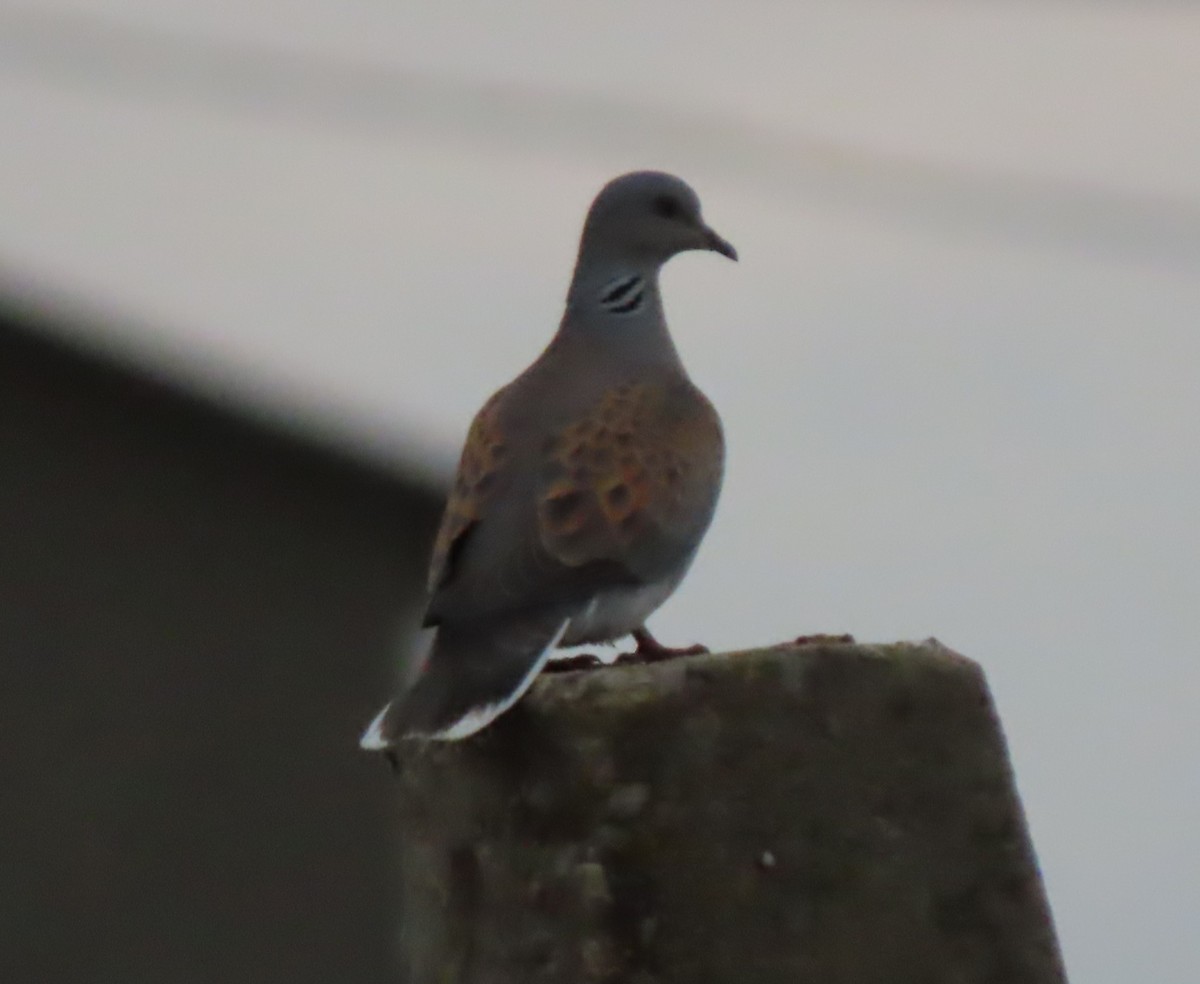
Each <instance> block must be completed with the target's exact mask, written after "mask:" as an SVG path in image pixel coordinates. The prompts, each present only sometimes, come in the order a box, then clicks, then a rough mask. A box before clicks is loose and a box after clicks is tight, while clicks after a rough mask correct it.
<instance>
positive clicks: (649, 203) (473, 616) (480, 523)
mask: <svg viewBox="0 0 1200 984" xmlns="http://www.w3.org/2000/svg"><path fill="white" fill-rule="evenodd" d="M693 249H704V250H713V251H715V252H717V253H721V254H722V255H724V256H727V257H729V258H730V259H733V260H736V259H737V252H736V251H735V250H734V248H733V247H732V246H731V245H730V244H729V243H727V242H726V241H725V240H724V239H722V238H721V237H720V236H718V235H717V234H716V233H715V232H714V231H713V230H712V229H710V228H709V227H708V226H707V225H705V223H704V221H703V220H702V218H701V215H700V201H699V199H698V198H697V197H696V193H695V192H694V191H692V189H691V188H690V187H689V186H688V185H687V184H685V183H684V182H683V181H681V180H680V179H679V178H676V177H673V176H672V175H669V174H663V173H660V172H656V171H638V172H635V173H632V174H626V175H624V176H623V177H619V178H616V179H615V180H613V181H611V182H610V183H609V184H608V185H606V186H605V187H604V189H603V190H602V191H601V192H600V194H599V195H597V196H596V200H595V201H594V202H593V203H592V207H591V209H590V210H589V211H588V215H587V220H586V222H585V223H584V227H583V236H582V238H581V240H580V245H579V257H578V260H577V261H576V264H575V273H574V276H573V278H572V280H571V288H570V292H569V293H568V295H567V306H566V313H565V314H564V315H563V319H562V322H561V324H560V326H559V329H558V333H557V334H556V335H555V336H554V338H553V340H552V341H551V342H550V344H549V346H548V347H547V348H546V350H545V351H544V352H543V353H542V354H541V356H540V357H539V358H538V360H537V361H536V362H534V363H533V365H531V366H530V367H529V368H528V369H526V370H525V371H524V372H523V373H522V374H521V375H520V376H518V377H517V378H516V379H515V380H513V382H511V383H509V384H508V385H507V386H505V387H504V388H503V389H501V390H500V391H499V392H497V393H496V394H495V395H494V396H493V397H492V398H491V399H490V400H488V401H487V403H486V404H484V406H483V409H482V410H480V411H479V413H478V415H477V416H476V417H475V420H474V422H473V423H472V424H471V428H470V432H469V433H468V435H467V440H466V445H465V447H464V448H463V452H462V458H461V461H460V462H459V466H458V474H457V477H456V479H455V482H454V488H453V490H452V491H451V494H450V498H449V501H448V503H447V505H446V511H445V514H444V516H443V518H442V524H441V528H440V530H439V532H438V535H437V541H436V543H435V545H434V549H433V558H432V561H431V563H430V571H429V590H430V593H431V599H430V602H429V608H428V610H427V613H426V616H425V625H426V626H430V627H434V628H435V633H434V635H433V640H432V643H431V645H430V648H429V651H428V654H427V655H426V656H425V658H424V661H423V663H422V666H421V668H420V670H419V672H418V674H417V676H416V678H415V680H414V681H413V682H412V683H411V685H410V686H409V687H408V689H407V691H406V692H404V693H403V694H401V695H400V696H399V697H398V698H397V699H396V700H394V701H393V702H392V703H391V704H389V705H388V706H387V707H385V708H384V709H383V710H382V711H381V712H380V713H379V715H378V716H377V717H376V718H375V720H374V721H373V722H372V723H371V725H370V726H369V727H368V728H367V731H366V733H365V734H364V735H363V737H362V740H361V745H362V747H363V748H365V749H370V750H384V749H388V748H390V747H391V746H392V745H393V744H394V742H395V741H397V740H398V739H403V738H437V739H457V738H465V737H466V736H468V735H471V734H474V733H475V732H476V731H478V730H479V729H481V728H483V727H485V726H486V725H487V724H489V723H490V722H491V721H492V720H494V719H495V718H496V717H497V716H498V715H500V714H502V713H503V712H504V711H506V710H507V709H508V708H509V707H511V706H512V705H513V704H514V703H515V702H516V701H517V700H518V699H519V698H520V696H521V695H522V694H523V693H524V692H525V690H526V689H527V688H528V687H529V685H530V684H531V683H532V682H533V679H534V677H536V676H537V674H538V672H539V671H540V670H541V669H542V667H543V666H544V665H545V663H546V660H547V658H548V657H549V655H550V653H551V651H552V650H553V649H554V648H555V647H556V646H559V645H563V646H571V645H580V644H583V643H595V642H607V641H610V640H612V639H616V638H618V637H620V636H623V635H628V634H629V633H633V634H634V637H635V639H636V640H637V642H638V649H639V652H641V653H643V654H646V655H649V656H655V655H658V656H661V655H664V654H667V653H670V652H672V650H667V649H665V648H664V647H662V646H660V645H659V644H658V643H657V642H656V641H655V640H654V637H653V636H651V635H650V634H649V632H648V631H646V629H645V621H646V618H647V617H648V616H649V615H650V613H651V612H653V611H654V610H655V609H656V608H658V607H659V605H661V604H662V603H663V602H664V601H665V600H666V599H667V597H668V596H669V595H670V594H671V592H673V591H674V590H675V588H676V587H677V586H678V585H679V582H680V581H681V580H682V579H683V576H684V574H685V573H686V571H687V569H688V566H689V565H690V564H691V562H692V558H693V557H694V556H695V554H696V548H697V547H698V546H699V544H700V540H701V538H702V537H703V536H704V533H705V531H706V530H707V529H708V525H709V522H710V521H711V519H712V515H713V510H714V508H715V507H716V503H717V494H718V492H719V491H720V488H721V477H722V471H723V467H724V440H723V438H722V435H721V422H720V419H719V418H718V416H717V413H716V411H715V410H714V409H713V407H712V404H710V403H709V402H708V400H707V399H706V398H705V396H704V394H703V393H701V392H700V390H699V389H697V388H696V387H695V386H694V385H693V384H692V381H691V380H690V379H689V378H688V375H687V372H686V371H685V370H684V368H683V364H682V363H681V362H680V360H679V354H678V353H677V352H676V351H675V346H674V344H673V343H672V341H671V336H670V334H669V333H668V331H667V324H666V321H665V320H664V318H663V307H662V298H661V296H660V294H659V286H658V276H659V271H660V269H661V268H662V266H663V264H664V263H666V261H667V260H669V259H670V258H671V257H672V256H674V255H675V254H676V253H681V252H684V251H685V250H693Z"/></svg>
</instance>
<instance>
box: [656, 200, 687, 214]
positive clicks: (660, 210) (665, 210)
mask: <svg viewBox="0 0 1200 984" xmlns="http://www.w3.org/2000/svg"><path fill="white" fill-rule="evenodd" d="M654 214H655V215H660V216H662V217H663V218H664V219H677V218H679V217H680V216H681V215H683V206H682V205H680V204H679V200H678V199H676V198H672V197H671V196H670V195H659V196H658V197H657V198H656V199H654Z"/></svg>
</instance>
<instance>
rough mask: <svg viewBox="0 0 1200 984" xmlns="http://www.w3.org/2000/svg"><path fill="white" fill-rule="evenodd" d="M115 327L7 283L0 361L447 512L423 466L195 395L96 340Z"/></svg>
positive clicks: (1, 299)
mask: <svg viewBox="0 0 1200 984" xmlns="http://www.w3.org/2000/svg"><path fill="white" fill-rule="evenodd" d="M115 321H116V319H115V318H111V317H107V316H105V315H97V314H93V313H84V312H82V311H81V310H80V308H79V307H78V306H76V305H73V304H72V303H71V302H70V301H69V300H66V301H62V302H60V301H58V300H56V299H52V298H51V299H48V298H46V297H45V296H38V295H37V294H30V293H29V292H24V291H21V290H19V289H12V288H9V287H6V286H5V285H3V283H2V281H0V359H3V360H10V359H11V360H15V361H24V362H26V363H29V362H30V361H32V360H39V359H40V360H41V361H43V362H47V363H53V364H55V366H56V367H57V368H58V369H59V371H61V372H63V373H65V374H68V375H77V376H78V378H79V381H80V383H81V385H89V386H92V387H94V388H96V390H97V393H98V395H103V396H104V397H106V398H108V399H111V400H119V401H125V402H127V403H128V404H129V405H130V406H131V407H134V406H140V407H144V408H146V409H148V410H153V411H154V412H156V413H158V414H165V415H168V416H170V417H171V418H172V420H173V421H174V422H175V423H176V424H178V425H180V426H183V427H187V428H190V429H193V430H204V431H207V432H209V433H210V434H211V435H212V436H213V437H215V438H216V439H218V440H229V441H234V442H237V443H238V444H239V445H242V446H245V445H261V446H262V447H263V449H264V450H265V449H266V448H268V447H269V448H270V450H271V452H272V454H273V455H275V456H276V457H277V458H278V459H280V460H281V461H284V462H289V461H290V462H291V463H293V464H300V463H301V462H303V464H304V465H305V467H306V468H313V467H316V468H319V469H321V470H323V471H326V472H329V473H337V474H338V475H339V476H340V477H341V478H343V479H346V480H349V481H353V482H355V483H357V484H362V485H364V486H367V487H370V486H375V487H377V490H378V491H379V492H381V493H390V494H393V495H394V494H397V493H402V494H405V495H407V496H410V497H412V498H413V499H414V500H416V501H415V503H414V504H418V505H421V506H427V507H428V509H429V510H430V512H431V513H436V512H437V510H439V509H440V507H441V504H442V501H443V498H444V489H443V488H441V487H440V486H439V484H438V483H437V482H436V481H435V480H434V479H432V478H431V477H430V476H429V475H428V474H422V473H421V472H422V469H421V468H420V467H419V466H417V465H416V463H414V466H413V468H412V469H411V470H406V469H405V468H403V467H401V466H390V465H389V464H386V463H384V462H382V461H381V460H379V459H377V458H372V457H370V456H369V455H367V454H365V453H356V452H355V451H354V450H352V449H349V448H347V447H344V446H341V445H339V444H337V443H335V442H334V441H333V440H331V439H326V438H323V437H322V436H321V435H320V434H317V433H313V432H312V431H310V430H308V429H306V428H305V427H303V426H302V425H301V424H299V423H293V422H290V421H288V420H286V419H283V418H282V416H274V415H272V414H270V413H269V412H260V411H255V410H254V409H251V408H246V407H244V406H239V405H238V402H237V400H236V399H229V400H223V399H220V398H218V397H215V396H213V395H210V394H206V393H205V392H203V390H202V388H201V387H189V386H188V384H187V383H186V381H182V380H180V379H178V378H175V377H172V376H171V375H169V374H167V373H164V372H162V371H160V370H158V369H156V368H155V367H154V366H153V365H152V364H150V363H149V362H148V361H143V360H139V359H138V358H137V356H136V355H134V354H131V353H126V352H121V351H117V350H116V349H114V348H110V347H108V346H105V345H104V344H103V343H102V342H100V341H92V340H91V339H92V337H93V336H94V337H95V338H97V339H98V338H101V337H103V335H104V334H106V333H105V332H103V331H101V330H99V329H102V328H103V327H104V325H105V323H108V324H112V323H114V322H115ZM22 357H24V358H23V359H22Z"/></svg>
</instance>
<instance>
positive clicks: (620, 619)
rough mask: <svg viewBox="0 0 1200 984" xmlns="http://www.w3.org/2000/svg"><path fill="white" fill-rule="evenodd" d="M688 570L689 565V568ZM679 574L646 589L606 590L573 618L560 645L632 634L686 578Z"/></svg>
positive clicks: (582, 643)
mask: <svg viewBox="0 0 1200 984" xmlns="http://www.w3.org/2000/svg"><path fill="white" fill-rule="evenodd" d="M685 570H686V568H685ZM683 575H684V571H680V572H679V574H678V576H675V577H670V578H667V579H666V580H665V581H659V582H658V583H657V584H650V585H647V586H645V587H642V588H621V589H617V590H613V591H606V592H605V593H603V594H600V595H597V596H596V597H595V598H593V599H592V601H591V603H590V604H589V605H588V606H587V607H586V608H585V609H584V610H583V611H582V612H580V613H579V614H578V615H576V616H575V617H574V618H573V619H571V624H570V625H569V626H568V627H567V631H566V633H565V634H564V636H563V638H562V642H561V643H559V645H562V646H581V645H584V644H586V643H590V642H610V641H611V640H613V639H619V638H620V637H621V636H624V635H629V633H630V632H632V631H633V630H634V629H640V628H641V627H642V626H643V625H645V624H646V619H648V618H649V617H650V615H651V614H652V613H653V612H654V611H655V609H657V608H658V607H659V605H661V604H662V603H663V602H664V601H666V600H667V599H668V598H669V597H670V596H671V592H673V591H674V590H675V589H676V588H677V587H678V586H679V582H680V581H682V580H683Z"/></svg>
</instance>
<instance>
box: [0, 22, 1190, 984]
mask: <svg viewBox="0 0 1200 984" xmlns="http://www.w3.org/2000/svg"><path fill="white" fill-rule="evenodd" d="M1197 51H1200V8H1197V7H1196V6H1194V5H1191V4H1184V3H1178V2H1171V0H1138V2H1136V3H1134V2H1122V0H1107V2H1101V3H1089V4H1085V3H1082V2H1073V0H1042V2H1040V3H1030V2H1024V0H998V2H993V3H987V4H984V3H978V2H969V0H893V2H883V0H871V2H865V0H842V2H839V3H836V4H835V3H828V2H826V3H816V2H801V0H793V2H790V3H786V4H784V3H774V2H769V0H748V2H742V3H738V4H732V3H717V2H701V3H697V2H692V3H682V2H656V3H643V2H636V3H635V2H630V0H618V2H609V3H604V4H594V5H591V6H588V7H584V6H579V5H564V4H555V3H550V2H547V0H521V2H512V3H508V4H504V5H499V6H497V5H489V4H483V3H461V4H453V5H451V4H442V5H422V6H416V5H402V4H396V3H382V2H378V0H355V2H349V3H347V2H343V3H336V4H335V3H331V2H329V0H288V2H286V3H285V2H282V0H243V2H242V3H240V4H237V5H234V4H225V5H218V4H208V5H197V4H195V3H194V2H191V3H183V2H178V0H90V2H85V0H74V2H69V0H38V2H37V3H36V4H34V3H32V2H29V3H13V2H4V3H3V4H2V5H0V293H2V294H3V296H4V301H3V319H2V320H3V326H2V327H0V384H2V386H0V469H3V473H2V480H3V486H4V489H3V490H2V491H0V536H2V537H3V538H4V540H6V541H7V543H0V590H2V592H3V593H2V594H0V658H2V659H3V664H4V665H3V674H4V676H5V678H6V680H7V685H6V687H5V696H0V709H2V710H3V714H2V715H0V716H2V717H3V720H2V721H0V744H2V747H3V748H4V749H5V751H4V752H0V757H2V758H0V768H2V770H3V771H2V772H0V778H2V781H3V787H2V788H0V796H2V797H3V799H2V801H0V811H2V816H3V819H4V826H5V828H6V832H5V840H6V841H8V844H7V846H6V851H9V850H10V851H11V856H10V858H7V859H5V861H4V864H5V866H6V867H8V866H10V865H11V874H10V875H9V876H6V878H5V886H4V887H2V888H0V921H2V925H0V933H2V934H3V936H4V942H3V944H2V946H0V949H2V950H3V951H4V952H3V953H0V972H3V977H4V979H5V980H9V981H18V980H21V981H24V980H30V981H32V980H58V979H67V978H70V979H74V980H105V981H107V980H112V981H118V980H120V981H128V980H138V979H147V980H148V979H160V980H171V981H216V980H248V979H256V980H268V979H274V975H276V974H278V975H280V976H282V975H284V974H286V975H287V977H288V979H290V980H292V981H302V980H313V981H318V980H329V979H332V978H334V977H335V976H336V977H337V979H342V980H364V981H365V980H380V979H387V976H386V975H387V974H388V970H387V968H388V965H389V954H388V952H387V951H388V946H389V942H390V934H391V933H392V932H393V922H394V920H393V919H392V917H391V914H390V911H389V908H388V891H389V889H388V884H389V875H388V872H387V868H386V861H387V858H388V856H389V847H388V841H387V835H386V822H387V811H388V806H387V795H388V788H387V787H388V783H387V777H386V770H385V769H383V767H382V766H379V763H377V762H374V761H371V760H367V761H363V760H362V759H363V757H361V756H358V755H356V754H355V749H354V742H355V740H356V737H357V731H358V728H359V727H360V725H361V724H362V722H363V721H365V720H367V719H368V718H369V716H370V714H371V713H372V712H373V710H374V709H375V705H376V704H377V703H378V701H379V699H380V698H381V697H382V695H383V693H382V692H383V690H384V689H385V688H386V686H387V681H388V679H389V678H390V676H391V673H392V670H391V667H390V663H391V661H392V660H393V658H394V656H395V653H396V651H398V650H402V649H403V647H404V645H405V640H406V638H407V631H408V629H409V627H410V626H411V624H412V617H413V606H415V605H417V604H418V603H419V588H418V583H419V578H420V576H421V574H422V570H421V569H422V568H423V566H424V562H425V556H424V553H425V549H426V543H427V538H428V532H429V528H430V526H431V525H432V523H433V522H434V521H435V519H436V514H437V510H438V508H439V506H440V497H441V489H442V488H443V486H444V482H445V479H446V476H447V474H448V472H449V469H450V468H451V466H452V464H453V461H454V458H455V456H456V454H457V451H458V446H459V442H460V441H461V439H462V435H463V434H464V432H465V428H466V425H467V423H468V421H469V419H470V417H471V414H472V413H473V412H474V410H475V409H476V408H477V407H478V405H479V404H480V403H481V402H482V400H483V398H484V397H485V396H486V395H487V394H489V393H490V392H491V391H492V390H493V389H494V388H495V387H496V386H497V385H499V384H500V383H502V382H504V381H506V380H507V379H508V378H509V377H510V376H511V375H512V374H513V373H515V372H516V371H518V370H519V369H520V368H522V367H523V366H524V365H525V364H526V363H527V362H528V361H530V360H531V359H532V358H533V357H534V356H535V355H536V354H537V353H538V351H539V350H540V348H541V347H542V346H543V345H544V344H545V342H546V341H547V340H548V338H549V337H550V335H551V334H552V332H553V330H554V327H555V325H556V322H557V319H558V317H559V314H560V306H561V303H562V300H563V296H564V292H565V289H566V282H567V278H568V276H569V273H570V269H571V264H572V261H573V258H574V255H573V253H574V249H575V245H576V239H577V236H578V232H579V227H580V223H581V220H582V217H583V212H584V210H585V208H586V206H587V204H588V202H589V201H590V199H591V197H592V195H593V194H594V193H595V192H596V190H598V188H599V187H600V185H601V184H602V183H603V182H604V181H606V180H607V179H608V178H610V177H612V176H613V175H615V174H617V173H620V172H622V171H625V170H629V169H633V168H638V167H655V168H662V169H666V170H671V171H675V172H677V173H679V174H680V175H682V176H683V177H685V178H686V179H687V180H688V181H690V182H691V183H692V184H693V185H694V186H695V187H696V188H697V190H698V191H699V193H700V195H701V197H702V199H703V201H704V203H705V209H706V214H707V217H708V219H709V220H710V222H711V223H712V224H713V225H714V226H715V227H716V228H717V229H718V230H719V231H720V232H721V233H722V234H724V235H725V236H727V237H728V238H729V239H730V240H731V241H733V242H734V243H735V244H736V245H737V247H738V249H739V250H740V252H741V255H742V262H741V263H740V264H738V265H737V266H732V265H729V264H727V263H724V261H721V260H720V259H719V258H714V257H711V256H707V255H688V256H685V257H682V258H680V259H679V260H676V261H675V262H673V263H672V264H671V265H670V267H669V268H668V270H667V272H666V275H665V282H664V292H665V297H666V304H667V311H668V316H669V318H670V320H671V322H672V325H673V331H674V334H675V338H676V341H677V344H678V345H679V347H680V349H681V351H682V353H683V355H684V358H685V361H686V362H687V364H688V367H689V369H690V371H691V373H692V375H693V377H694V378H695V380H696V381H697V382H698V383H699V384H700V385H701V386H702V387H703V388H704V389H705V390H706V391H707V392H708V393H709V395H710V396H711V397H712V399H713V401H714V402H715V403H716V405H717V406H718V408H719V409H720V411H721V413H722V415H723V417H724V420H725V425H726V431H727V439H728V443H729V448H730V457H729V464H728V477H727V481H726V485H725V491H724V496H723V499H722V502H721V506H720V509H719V511H718V514H717V519H716V522H715V525H714V527H713V529H712V532H711V533H710V535H709V537H708V539H707V541H706V543H705V546H704V548H703V550H702V551H701V554H700V557H699V560H698V562H697V564H696V566H695V568H694V569H693V572H692V574H691V576H690V578H689V579H688V581H687V582H686V583H685V585H684V587H683V588H682V589H681V590H680V592H679V594H678V595H677V596H676V597H675V598H674V599H673V600H672V601H671V602H670V603H669V604H668V605H667V607H665V608H664V609H663V611H662V612H661V613H660V614H659V615H658V616H657V617H656V618H655V620H654V621H653V622H652V625H653V627H654V629H655V631H656V632H657V634H658V635H659V636H660V638H663V639H664V640H665V641H669V642H677V643H680V644H684V643H690V642H692V641H695V640H702V641H704V642H705V643H707V644H708V645H710V646H712V647H713V648H725V647H745V646H750V645H755V644H760V643H771V642H775V641H779V640H781V639H784V638H788V637H791V636H795V635H798V634H800V633H811V632H852V633H854V634H855V635H856V636H857V637H858V638H859V639H860V640H867V641H870V640H892V639H897V638H908V639H912V638H923V637H926V636H929V635H935V636H937V637H938V638H939V639H940V640H942V641H943V642H944V643H946V644H947V645H950V646H952V647H954V648H956V649H958V650H959V651H961V652H963V653H965V654H967V655H969V656H971V657H973V658H975V659H977V660H979V661H980V662H982V663H983V665H984V666H985V668H986V669H987V672H988V676H989V679H990V681H991V684H992V687H993V689H994V692H995V695H996V699H997V702H998V705H999V709H1000V712H1001V714H1002V717H1003V720H1004V724H1005V727H1006V730H1007V734H1008V739H1009V742H1010V745H1011V750H1012V754H1013V758H1014V762H1015V766H1016V771H1017V779H1018V783H1019V787H1020V791H1021V793H1022V795H1023V798H1024V802H1025V806H1026V810H1027V813H1028V817H1029V820H1030V824H1031V829H1032V835H1033V839H1034V843H1035V846H1036V848H1037V850H1038V854H1039V857H1040V860H1041V863H1042V866H1043V869H1044V874H1045V878H1046V882H1047V889H1048V892H1049V896H1050V900H1051V904H1052V906H1053V908H1054V913H1055V916H1056V920H1057V925H1058V931H1059V934H1060V938H1061V942H1062V945H1063V948H1064V952H1065V958H1066V962H1067V967H1068V972H1069V973H1070V974H1071V976H1072V977H1073V978H1074V979H1076V980H1079V981H1089V982H1097V984H1109V982H1111V984H1117V982H1125V981H1130V980H1141V979H1149V978H1150V977H1151V976H1152V977H1153V979H1154V980H1155V981H1158V982H1160V984H1191V982H1193V981H1195V980H1196V979H1197V975H1198V974H1200V954H1198V952H1197V947H1196V944H1195V933H1194V922H1195V914H1196V912H1197V911H1200V851H1197V850H1196V846H1195V836H1196V831H1197V830H1198V829H1200V754H1198V751H1200V724H1198V723H1197V718H1196V703H1197V692H1198V690H1200V660H1198V659H1197V655H1198V653H1197V610H1198V608H1200V524H1198V523H1197V512H1198V509H1197V503H1198V502H1200V453H1198V452H1200V433H1198V431H1200V425H1198V423H1197V421H1198V420H1200V386H1198V385H1197V372H1198V367H1200V328H1198V326H1200V277H1198V276H1197V270H1198V265H1200V126H1198V125H1197V120H1198V119H1200V58H1198V57H1197ZM3 558H7V559H3ZM376 766H379V768H378V769H377V768H376ZM381 770H382V771H381ZM9 831H12V832H13V836H12V837H11V838H10V837H9ZM272 914H275V915H272ZM181 927H184V928H182V929H181ZM6 962H7V971H4V970H3V968H4V967H5V966H6ZM247 968H257V970H248V969H247Z"/></svg>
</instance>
